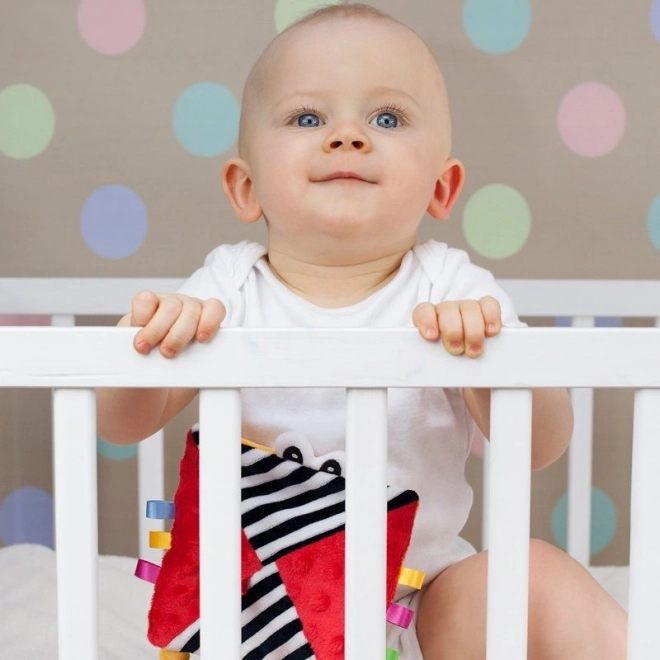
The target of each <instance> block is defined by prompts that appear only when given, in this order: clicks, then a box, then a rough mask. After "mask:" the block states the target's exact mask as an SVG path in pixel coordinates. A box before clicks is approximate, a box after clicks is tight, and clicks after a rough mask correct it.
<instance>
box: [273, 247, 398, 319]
mask: <svg viewBox="0 0 660 660" xmlns="http://www.w3.org/2000/svg"><path fill="white" fill-rule="evenodd" d="M407 251H408V250H407V249H406V250H404V251H403V252H397V253H394V254H388V255H384V256H381V257H378V258H377V259H373V260H369V261H365V262H362V263H353V264H343V265H341V266H334V265H325V264H316V263H313V262H309V261H305V260H300V259H297V258H295V257H292V256H290V255H288V254H284V253H282V252H278V251H275V250H272V249H271V250H269V252H268V262H269V265H270V269H271V271H272V272H273V274H274V275H275V276H276V277H277V278H278V279H279V280H280V281H281V282H282V283H283V284H284V285H285V286H286V287H287V288H289V289H291V291H293V292H294V293H296V294H297V295H299V296H300V297H301V298H304V299H305V300H308V301H309V302H311V303H313V304H315V305H318V306H319V307H328V308H333V307H334V308H338V307H348V306H350V305H355V304H357V303H359V302H361V301H362V300H365V299H366V298H368V297H369V296H370V295H371V294H373V293H375V292H376V291H378V289H381V288H382V287H384V286H385V285H386V284H387V283H388V282H389V281H390V280H392V278H393V277H394V276H395V275H396V274H397V272H398V270H399V266H400V265H401V260H402V259H403V257H404V255H405V254H406V252H407Z"/></svg>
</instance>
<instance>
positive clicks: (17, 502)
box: [0, 487, 55, 548]
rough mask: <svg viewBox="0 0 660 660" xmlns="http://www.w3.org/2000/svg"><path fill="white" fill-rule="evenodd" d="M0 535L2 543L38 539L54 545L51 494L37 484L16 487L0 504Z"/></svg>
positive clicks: (30, 541) (31, 541) (51, 546)
mask: <svg viewBox="0 0 660 660" xmlns="http://www.w3.org/2000/svg"><path fill="white" fill-rule="evenodd" d="M0 539H2V541H3V543H4V544H5V545H14V544H16V543H38V544H39V545H45V546H46V547H48V548H54V547H55V526H54V508H53V497H52V495H50V494H48V493H46V492H45V491H43V490H41V489H40V488H33V487H26V488H17V489H16V490H14V491H12V492H11V493H9V495H8V496H7V497H6V498H5V500H4V501H3V502H2V504H1V505H0Z"/></svg>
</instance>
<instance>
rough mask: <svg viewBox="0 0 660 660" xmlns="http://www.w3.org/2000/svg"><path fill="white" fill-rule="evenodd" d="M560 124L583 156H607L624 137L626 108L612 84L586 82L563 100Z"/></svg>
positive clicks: (570, 145) (568, 143) (564, 136)
mask: <svg viewBox="0 0 660 660" xmlns="http://www.w3.org/2000/svg"><path fill="white" fill-rule="evenodd" d="M557 127H558V129H559V134H560V136H561V139H562V140H563V141H564V143H565V144H566V146H567V147H568V148H569V149H570V150H571V151H573V152H575V153H576V154H578V155H579V156H585V157H587V158H594V157H597V156H604V155H605V154H607V153H609V152H610V151H612V150H613V149H614V148H615V147H616V146H617V145H618V144H619V142H620V141H621V138H622V137H623V134H624V132H625V129H626V108H625V106H624V104H623V101H622V100H621V99H620V97H619V95H618V94H617V93H616V92H615V91H614V90H613V89H612V88H611V87H609V86H608V85H604V84H603V83H599V82H586V83H582V84H580V85H577V86H576V87H574V88H573V89H572V90H571V91H570V92H568V94H566V96H564V98H563V99H562V101H561V103H560V105H559V113H558V115H557Z"/></svg>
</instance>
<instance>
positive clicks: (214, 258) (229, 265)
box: [204, 240, 267, 286]
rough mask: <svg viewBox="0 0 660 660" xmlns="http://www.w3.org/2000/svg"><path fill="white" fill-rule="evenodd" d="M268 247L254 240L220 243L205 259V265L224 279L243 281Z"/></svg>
mask: <svg viewBox="0 0 660 660" xmlns="http://www.w3.org/2000/svg"><path fill="white" fill-rule="evenodd" d="M266 252H267V251H266V248H265V247H264V246H263V245H261V244H260V243H256V242H254V241H247V240H246V241H241V242H240V243H228V244H223V245H218V247H216V248H214V249H213V250H212V251H211V252H209V254H208V255H207V256H206V259H204V267H205V268H207V269H209V270H210V271H211V272H212V273H213V274H214V275H216V276H217V277H219V278H221V279H223V280H232V281H234V282H236V283H239V286H240V283H242V282H243V281H244V280H245V278H246V277H247V275H248V273H249V272H250V271H251V270H252V268H254V266H255V264H256V263H257V261H259V259H261V258H262V257H263V256H264V255H265V254H266Z"/></svg>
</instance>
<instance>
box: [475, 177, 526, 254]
mask: <svg viewBox="0 0 660 660" xmlns="http://www.w3.org/2000/svg"><path fill="white" fill-rule="evenodd" d="M531 225H532V214H531V212H530V209H529V204H528V203H527V200H526V199H525V198H524V197H523V196H522V195H521V194H520V193H519V192H518V191H517V190H516V189H515V188H512V187H511V186H507V185H504V184H502V183H493V184H490V185H487V186H484V187H483V188H480V189H479V190H477V191H476V192H475V193H474V194H473V195H472V196H471V197H470V199H468V201H467V203H466V205H465V209H464V210H463V233H464V234H465V239H466V240H467V242H468V243H469V244H470V247H472V249H473V250H474V251H475V252H478V253H479V254H480V255H482V256H484V257H488V258H489V259H506V258H507V257H510V256H512V255H514V254H515V253H516V252H518V250H520V249H521V248H522V247H523V245H524V244H525V243H526V241H527V238H528V237H529V232H530V229H531Z"/></svg>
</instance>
